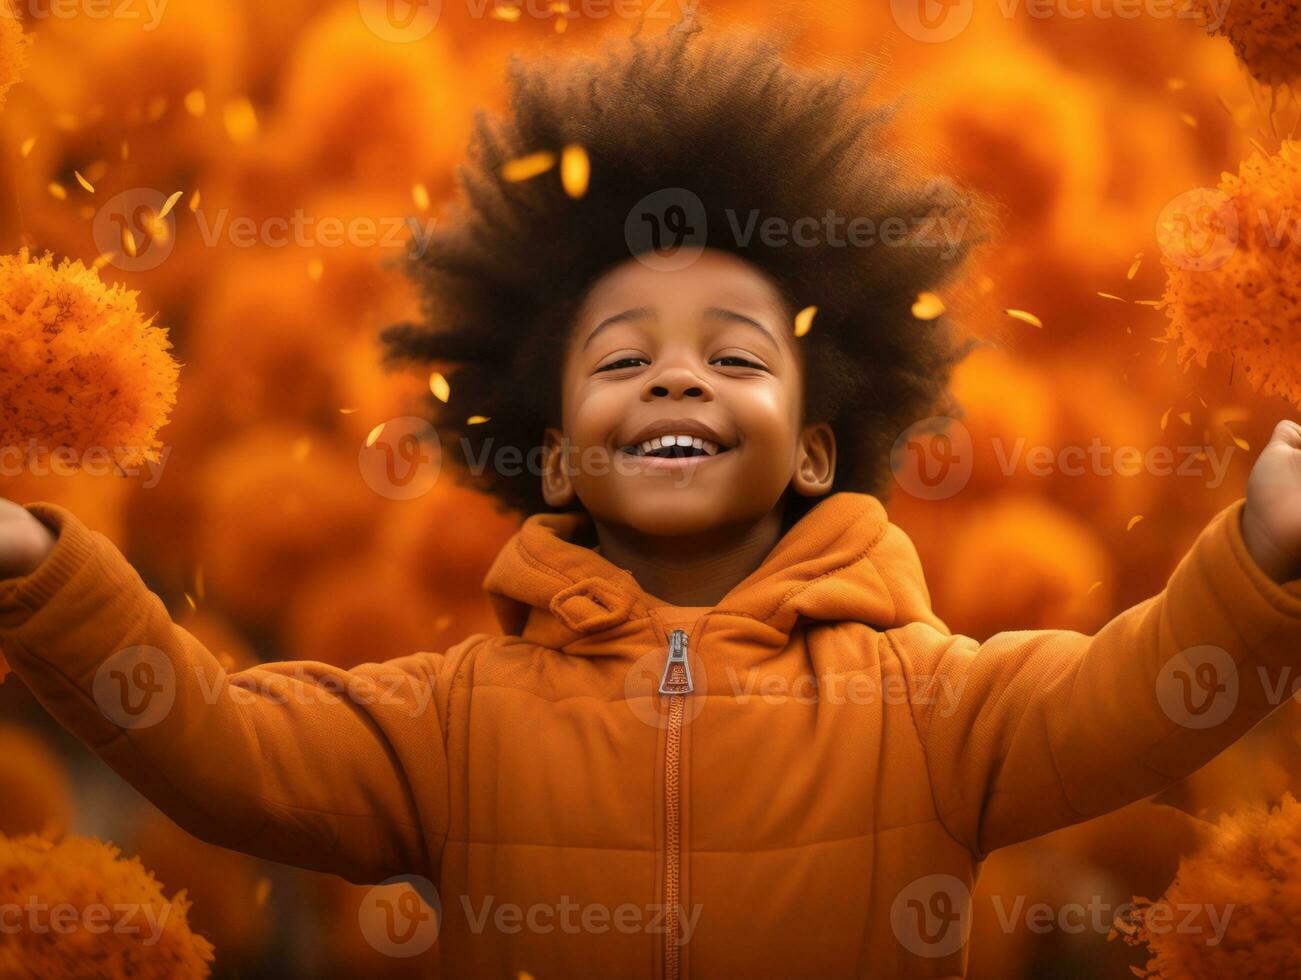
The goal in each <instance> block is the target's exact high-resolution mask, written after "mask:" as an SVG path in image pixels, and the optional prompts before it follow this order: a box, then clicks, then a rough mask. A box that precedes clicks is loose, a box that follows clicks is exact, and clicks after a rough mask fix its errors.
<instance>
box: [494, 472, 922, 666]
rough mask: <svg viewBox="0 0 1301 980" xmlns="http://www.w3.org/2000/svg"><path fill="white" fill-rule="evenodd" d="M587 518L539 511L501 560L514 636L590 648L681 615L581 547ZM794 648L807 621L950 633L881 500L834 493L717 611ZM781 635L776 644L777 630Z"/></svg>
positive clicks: (497, 598)
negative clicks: (792, 638)
mask: <svg viewBox="0 0 1301 980" xmlns="http://www.w3.org/2000/svg"><path fill="white" fill-rule="evenodd" d="M587 520H588V518H587V517H586V516H585V515H581V514H536V515H534V516H532V517H530V518H528V519H527V520H526V521H525V522H524V524H523V526H522V527H521V528H520V529H519V531H518V532H516V534H515V535H514V537H513V538H512V539H511V540H510V541H509V542H508V543H507V545H506V547H505V548H503V549H502V551H501V553H500V554H499V555H498V556H497V559H496V560H495V561H494V563H493V565H492V567H491V568H490V570H489V572H488V575H487V577H486V578H485V580H484V589H485V590H486V592H487V593H488V597H489V600H490V601H491V602H492V605H493V609H494V611H495V612H496V614H497V618H498V620H499V621H500V622H501V625H502V629H503V630H504V631H505V633H506V634H507V635H512V636H521V637H523V638H524V639H525V640H528V641H530V642H534V643H538V644H541V645H543V646H549V647H554V648H557V649H568V650H571V652H589V651H591V650H594V649H596V648H597V647H600V646H606V645H608V644H602V643H598V644H595V645H594V644H592V643H590V642H585V641H592V640H596V641H601V640H617V639H618V638H619V636H620V635H627V634H628V633H630V632H634V631H635V628H636V625H637V624H638V623H639V622H645V621H646V620H647V619H648V618H649V617H651V616H652V614H653V613H660V612H672V611H673V609H674V608H675V607H672V606H666V605H665V604H664V603H663V602H662V601H661V600H659V599H656V598H655V597H654V596H651V595H648V594H647V593H646V592H645V591H644V590H643V589H642V588H641V586H639V585H638V584H637V581H636V580H635V579H634V578H633V576H632V575H631V573H629V572H628V571H626V570H625V569H622V568H619V567H617V566H615V565H614V564H612V563H611V562H610V561H608V560H607V559H606V558H604V557H602V556H601V555H599V554H597V553H596V552H595V551H593V550H592V549H591V548H588V547H585V546H583V545H580V544H576V543H574V538H575V537H576V536H577V534H578V532H579V531H580V530H581V529H582V527H583V524H584V522H586V521H587ZM710 615H718V616H722V615H727V616H735V617H738V618H739V622H740V623H749V624H751V628H752V629H753V630H754V631H757V632H761V633H764V634H767V639H768V640H769V641H770V642H771V641H772V640H773V639H781V640H784V638H785V637H786V636H789V634H790V633H791V632H792V630H793V629H794V628H795V625H796V623H797V622H798V621H799V620H800V619H801V618H803V619H805V620H812V621H821V622H846V621H848V622H859V623H864V624H866V625H869V626H873V627H875V628H878V629H889V628H893V627H896V626H903V625H906V624H908V623H912V622H919V621H920V622H925V623H929V624H930V625H932V626H934V627H936V628H937V629H940V630H941V631H944V632H947V630H946V629H945V627H944V624H943V623H942V622H941V621H940V620H939V619H938V618H937V617H936V616H935V614H934V613H933V612H932V611H931V608H930V595H929V593H928V591H927V588H926V583H925V580H924V578H923V576H922V570H921V564H920V562H919V561H918V558H917V552H916V549H915V548H914V547H913V544H912V542H911V541H910V540H909V539H908V536H907V535H906V534H905V533H904V532H903V531H902V530H901V529H900V528H898V527H897V526H895V525H894V524H891V523H890V521H889V519H888V518H887V517H886V513H885V508H884V507H883V506H882V505H881V502H880V501H879V500H878V499H877V498H876V497H873V496H870V495H868V494H859V493H836V494H832V495H831V496H829V497H827V498H826V499H825V500H823V501H821V502H820V503H819V504H818V505H817V506H815V507H814V508H813V509H812V510H811V511H809V513H808V514H806V515H805V516H804V517H803V518H801V519H800V520H799V521H798V522H797V523H796V524H795V525H794V526H793V527H792V528H791V529H790V530H789V531H787V533H786V534H785V535H784V536H783V537H782V539H781V540H780V541H779V542H778V543H777V545H776V547H774V548H773V550H772V552H771V553H770V554H769V555H768V557H767V558H766V559H765V560H764V562H763V564H762V565H760V566H759V567H758V568H757V569H755V570H754V572H752V573H751V574H750V575H749V576H747V577H746V578H745V579H744V580H743V581H741V582H740V583H738V584H737V585H736V587H735V588H733V589H732V590H731V591H730V592H729V593H728V594H727V595H726V596H724V597H723V598H722V600H721V601H720V602H719V603H718V605H717V606H715V607H714V608H713V609H712V610H711V611H710ZM774 632H775V633H776V634H777V636H773V635H772V634H773V633H774Z"/></svg>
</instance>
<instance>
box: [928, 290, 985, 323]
mask: <svg viewBox="0 0 1301 980" xmlns="http://www.w3.org/2000/svg"><path fill="white" fill-rule="evenodd" d="M992 285H993V283H992V282H991V286H992ZM912 314H913V316H915V317H916V318H917V319H918V320H934V319H935V318H936V317H939V316H943V315H944V300H942V299H940V298H939V296H937V295H935V293H929V292H927V293H918V294H917V300H916V302H914V303H913V305H912Z"/></svg>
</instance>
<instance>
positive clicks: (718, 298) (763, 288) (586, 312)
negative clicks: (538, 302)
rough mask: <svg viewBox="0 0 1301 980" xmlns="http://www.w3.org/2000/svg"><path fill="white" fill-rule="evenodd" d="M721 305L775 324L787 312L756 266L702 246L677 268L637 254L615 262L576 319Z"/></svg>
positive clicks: (590, 291)
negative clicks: (630, 311)
mask: <svg viewBox="0 0 1301 980" xmlns="http://www.w3.org/2000/svg"><path fill="white" fill-rule="evenodd" d="M719 308H721V309H737V310H738V312H749V313H751V314H762V315H763V317H764V319H765V320H768V321H770V322H772V323H773V324H774V326H775V325H776V323H777V321H780V320H784V319H786V318H788V317H789V310H788V309H787V304H786V302H785V300H784V299H783V297H782V293H781V290H780V289H779V288H778V286H777V284H776V283H775V282H774V281H773V280H772V279H771V278H770V277H769V276H768V275H767V273H765V272H764V271H763V270H762V269H761V268H760V267H759V266H757V265H755V264H754V263H752V262H750V261H748V260H746V259H744V258H742V257H741V256H739V255H735V254H733V253H730V252H723V251H719V250H716V249H704V250H702V251H701V252H700V254H699V255H698V256H696V257H695V258H694V259H693V260H692V261H691V262H689V263H687V264H686V265H683V266H681V267H673V268H665V267H661V266H657V265H655V264H654V263H652V262H646V261H642V260H641V259H640V258H639V257H632V258H629V259H627V260H625V261H623V262H621V263H619V264H618V265H616V266H614V267H613V268H611V269H609V270H607V271H606V272H605V273H603V274H602V275H601V276H599V277H598V278H597V279H596V280H594V281H593V282H592V284H591V285H590V286H589V288H588V290H587V293H586V295H585V296H584V299H583V302H582V304H581V305H580V307H579V311H578V317H577V320H578V323H579V324H580V325H581V324H584V323H589V324H593V323H597V322H600V320H602V319H604V318H606V317H609V316H612V315H615V314H618V313H621V312H623V311H625V310H630V309H649V310H651V311H654V312H656V313H659V312H663V313H691V314H697V315H698V314H701V313H703V312H705V311H707V310H710V309H719Z"/></svg>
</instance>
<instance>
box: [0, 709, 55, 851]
mask: <svg viewBox="0 0 1301 980" xmlns="http://www.w3.org/2000/svg"><path fill="white" fill-rule="evenodd" d="M0 800H4V805H3V806H0V834H40V835H41V836H42V837H49V838H51V839H54V838H58V837H61V836H62V835H63V833H64V832H65V831H66V830H67V829H68V819H69V817H70V816H71V815H72V791H71V789H70V787H69V786H68V775H67V773H66V772H65V771H64V768H63V763H62V762H61V761H60V759H59V757H58V756H57V755H55V754H54V753H53V752H52V751H50V749H49V747H48V746H47V745H46V744H45V743H44V742H42V741H41V740H40V739H39V738H37V737H36V735H35V733H34V732H32V731H31V730H30V729H28V728H24V727H22V726H20V725H9V724H0Z"/></svg>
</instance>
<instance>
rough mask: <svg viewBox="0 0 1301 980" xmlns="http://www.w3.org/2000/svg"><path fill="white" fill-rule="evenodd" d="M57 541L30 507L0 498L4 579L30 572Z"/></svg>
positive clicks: (0, 569)
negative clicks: (31, 512) (32, 512)
mask: <svg viewBox="0 0 1301 980" xmlns="http://www.w3.org/2000/svg"><path fill="white" fill-rule="evenodd" d="M55 540H56V539H55V537H54V534H53V532H51V531H50V529H49V528H48V527H46V526H45V525H44V524H42V523H41V522H40V521H38V520H37V519H36V518H35V517H33V516H32V515H31V514H30V513H29V512H28V511H27V509H26V508H24V507H20V506H19V505H18V504H16V503H14V502H13V501H12V500H5V499H4V498H3V497H0V579H4V578H16V577H17V576H19V575H30V574H31V573H32V572H34V571H35V570H36V568H37V566H39V565H40V564H41V562H43V561H44V560H45V556H46V555H48V554H49V553H50V552H51V551H52V550H53V549H54V542H55Z"/></svg>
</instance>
